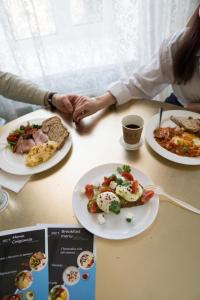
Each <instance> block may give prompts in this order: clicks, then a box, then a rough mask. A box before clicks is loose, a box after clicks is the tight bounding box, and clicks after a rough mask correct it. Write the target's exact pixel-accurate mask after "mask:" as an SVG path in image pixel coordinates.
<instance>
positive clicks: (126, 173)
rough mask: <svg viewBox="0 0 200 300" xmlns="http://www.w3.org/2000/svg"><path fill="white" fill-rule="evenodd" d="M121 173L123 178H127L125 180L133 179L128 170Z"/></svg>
mask: <svg viewBox="0 0 200 300" xmlns="http://www.w3.org/2000/svg"><path fill="white" fill-rule="evenodd" d="M121 175H122V176H123V177H124V178H125V179H127V180H129V181H132V180H134V178H133V175H132V174H131V173H128V172H122V173H121Z"/></svg>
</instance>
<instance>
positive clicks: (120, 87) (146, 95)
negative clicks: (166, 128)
mask: <svg viewBox="0 0 200 300" xmlns="http://www.w3.org/2000/svg"><path fill="white" fill-rule="evenodd" d="M186 30H187V29H184V30H181V31H179V32H177V33H175V34H174V35H172V36H171V37H170V38H168V39H165V40H164V41H163V42H162V44H161V46H160V50H159V54H157V55H156V56H154V58H153V59H152V61H151V63H150V64H148V65H146V66H143V67H142V68H140V69H139V70H137V72H134V73H133V74H132V75H131V77H129V78H127V79H125V80H120V81H118V82H115V83H113V84H111V85H110V86H109V88H108V90H109V91H110V92H111V94H113V96H115V98H116V99H117V103H118V105H121V104H123V103H125V102H128V101H129V100H131V99H152V98H154V97H155V96H156V95H158V94H159V93H160V92H161V91H163V90H164V88H166V87H167V86H168V85H169V84H171V85H172V89H173V93H174V94H175V95H176V97H177V98H178V100H179V102H180V103H182V104H183V105H185V104H188V103H192V102H200V67H199V57H200V51H199V52H198V53H197V61H198V64H197V66H196V69H195V72H194V75H193V77H192V79H191V80H190V81H189V82H187V83H186V84H180V85H177V84H174V83H173V82H174V75H173V68H172V64H173V60H172V57H173V55H174V53H175V51H176V49H177V46H178V45H179V43H180V41H181V39H182V37H183V35H184V33H185V32H186Z"/></svg>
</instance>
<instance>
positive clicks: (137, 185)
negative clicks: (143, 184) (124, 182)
mask: <svg viewBox="0 0 200 300" xmlns="http://www.w3.org/2000/svg"><path fill="white" fill-rule="evenodd" d="M131 187H132V191H133V193H136V192H137V190H138V187H139V182H138V181H137V180H134V181H133V182H132V186H131Z"/></svg>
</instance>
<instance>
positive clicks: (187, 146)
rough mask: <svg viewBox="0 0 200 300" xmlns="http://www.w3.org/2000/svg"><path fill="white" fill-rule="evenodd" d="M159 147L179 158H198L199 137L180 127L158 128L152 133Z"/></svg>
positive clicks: (199, 153) (199, 148)
mask: <svg viewBox="0 0 200 300" xmlns="http://www.w3.org/2000/svg"><path fill="white" fill-rule="evenodd" d="M154 138H155V139H156V141H157V142H158V144H159V145H160V146H162V147H163V148H165V149H167V150H168V151H170V152H172V153H175V154H177V155H180V156H187V157H198V156H200V136H199V135H198V134H196V133H191V132H188V131H187V130H185V129H184V128H182V127H178V126H176V127H160V128H157V129H156V130H155V131H154Z"/></svg>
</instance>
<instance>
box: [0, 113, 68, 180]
mask: <svg viewBox="0 0 200 300" xmlns="http://www.w3.org/2000/svg"><path fill="white" fill-rule="evenodd" d="M58 117H59V116H58ZM49 118H50V117H49ZM59 118H60V117H59ZM46 119H48V117H36V116H35V117H32V118H30V119H29V120H25V121H19V122H18V123H16V124H14V126H13V129H12V128H11V129H10V128H6V130H5V131H4V132H3V133H2V135H1V136H0V142H1V141H3V142H6V143H7V141H5V140H6V136H7V135H8V134H9V132H11V131H12V130H14V129H16V128H18V127H19V126H20V125H21V124H25V123H28V122H34V121H35V122H40V121H41V122H42V121H44V120H46ZM60 119H61V118H60ZM61 121H62V119H61ZM62 123H63V122H62ZM67 130H68V132H69V136H68V138H67V140H66V141H65V143H64V145H63V147H66V146H67V148H66V150H65V149H64V148H63V149H64V150H65V151H64V150H63V153H62V152H60V153H61V154H62V155H61V156H60V159H59V158H58V161H56V162H55V163H53V164H52V165H50V166H48V165H46V166H45V165H44V166H43V165H42V164H41V165H38V166H36V168H37V167H40V169H39V170H37V169H34V167H33V168H30V169H25V170H24V171H17V170H16V171H15V169H13V170H12V169H10V168H6V167H5V165H3V166H2V164H1V158H0V169H2V170H3V171H5V172H7V173H9V174H13V175H19V176H24V175H34V174H38V173H42V172H44V171H47V170H49V169H51V168H53V167H54V166H56V165H57V164H58V163H59V162H60V161H62V160H63V159H64V157H65V156H66V155H67V154H68V153H69V151H70V149H71V147H72V137H71V133H70V131H69V129H68V128H67ZM4 150H5V148H0V152H1V151H4ZM61 150H62V148H61V149H60V150H58V152H57V153H56V154H60V153H59V151H61ZM54 157H55V156H54ZM50 160H51V159H50ZM50 160H49V161H50ZM49 161H47V162H46V163H48V162H49ZM41 166H43V168H41ZM25 167H26V166H25Z"/></svg>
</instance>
